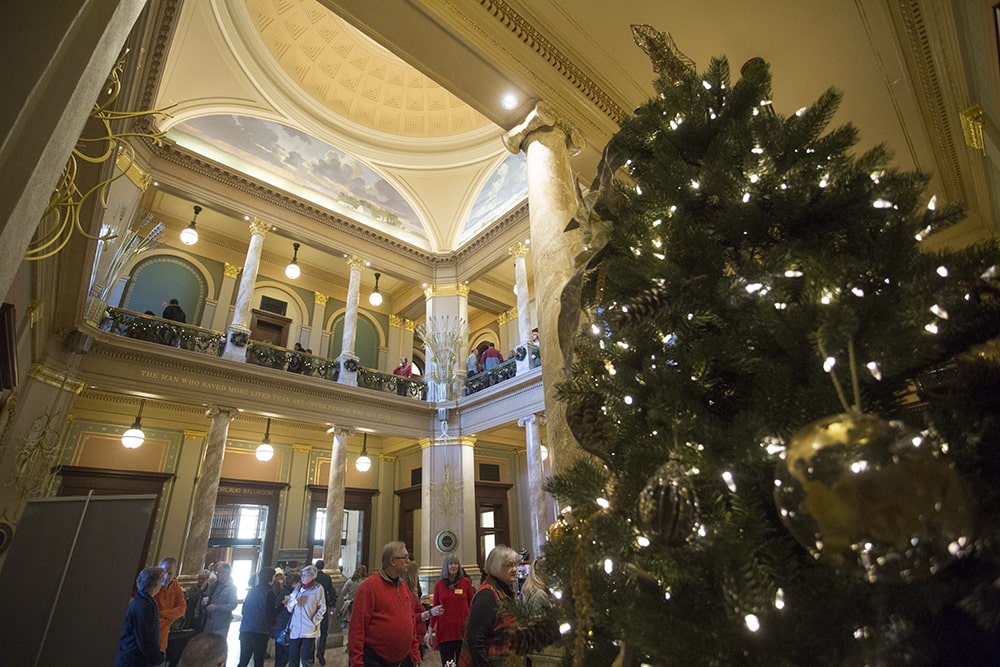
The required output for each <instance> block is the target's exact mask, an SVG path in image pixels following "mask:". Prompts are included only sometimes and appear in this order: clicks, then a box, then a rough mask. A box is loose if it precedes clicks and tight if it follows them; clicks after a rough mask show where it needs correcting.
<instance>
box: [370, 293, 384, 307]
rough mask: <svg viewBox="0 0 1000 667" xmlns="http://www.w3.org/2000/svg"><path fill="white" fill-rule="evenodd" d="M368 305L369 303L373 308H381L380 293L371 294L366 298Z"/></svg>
mask: <svg viewBox="0 0 1000 667" xmlns="http://www.w3.org/2000/svg"><path fill="white" fill-rule="evenodd" d="M368 303H370V304H371V305H373V306H381V305H382V294H381V293H380V292H372V293H371V294H370V295H369V296H368Z"/></svg>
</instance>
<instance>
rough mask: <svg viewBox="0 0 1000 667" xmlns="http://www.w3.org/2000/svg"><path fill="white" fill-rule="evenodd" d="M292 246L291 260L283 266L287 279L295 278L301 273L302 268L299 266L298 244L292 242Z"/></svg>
mask: <svg viewBox="0 0 1000 667" xmlns="http://www.w3.org/2000/svg"><path fill="white" fill-rule="evenodd" d="M292 248H293V251H292V261H291V262H290V263H289V264H288V266H286V267H285V275H286V276H288V279H289V280H295V279H296V278H298V277H299V276H300V275H302V269H300V268H299V244H298V243H293V244H292Z"/></svg>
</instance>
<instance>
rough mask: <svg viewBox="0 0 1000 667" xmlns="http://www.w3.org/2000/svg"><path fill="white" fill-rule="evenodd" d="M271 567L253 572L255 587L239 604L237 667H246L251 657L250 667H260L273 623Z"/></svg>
mask: <svg viewBox="0 0 1000 667" xmlns="http://www.w3.org/2000/svg"><path fill="white" fill-rule="evenodd" d="M272 577H274V568H273V567H265V568H264V569H263V570H261V571H260V572H258V573H257V585H256V586H254V587H253V588H251V589H250V592H249V593H247V597H246V599H245V600H244V601H243V618H242V619H241V620H240V662H239V667H247V665H249V664H250V658H251V657H253V665H254V667H258V666H259V667H264V653H265V652H266V651H267V640H268V639H269V638H270V637H269V636H268V632H270V631H271V625H272V624H273V623H274V615H275V613H276V612H277V609H275V602H274V592H273V591H272V590H271V578H272Z"/></svg>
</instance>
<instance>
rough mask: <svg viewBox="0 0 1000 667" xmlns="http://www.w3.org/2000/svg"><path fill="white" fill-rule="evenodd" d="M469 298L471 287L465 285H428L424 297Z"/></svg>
mask: <svg viewBox="0 0 1000 667" xmlns="http://www.w3.org/2000/svg"><path fill="white" fill-rule="evenodd" d="M456 294H458V295H460V296H464V297H468V296H469V286H468V285H466V284H465V283H450V284H444V285H428V286H427V287H425V288H424V296H425V297H426V298H428V299H432V298H434V297H436V296H454V295H456Z"/></svg>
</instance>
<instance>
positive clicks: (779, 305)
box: [774, 301, 788, 310]
mask: <svg viewBox="0 0 1000 667" xmlns="http://www.w3.org/2000/svg"><path fill="white" fill-rule="evenodd" d="M786 308H788V304H787V303H784V302H782V301H776V302H775V304H774V309H775V310H785V309H786Z"/></svg>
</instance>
